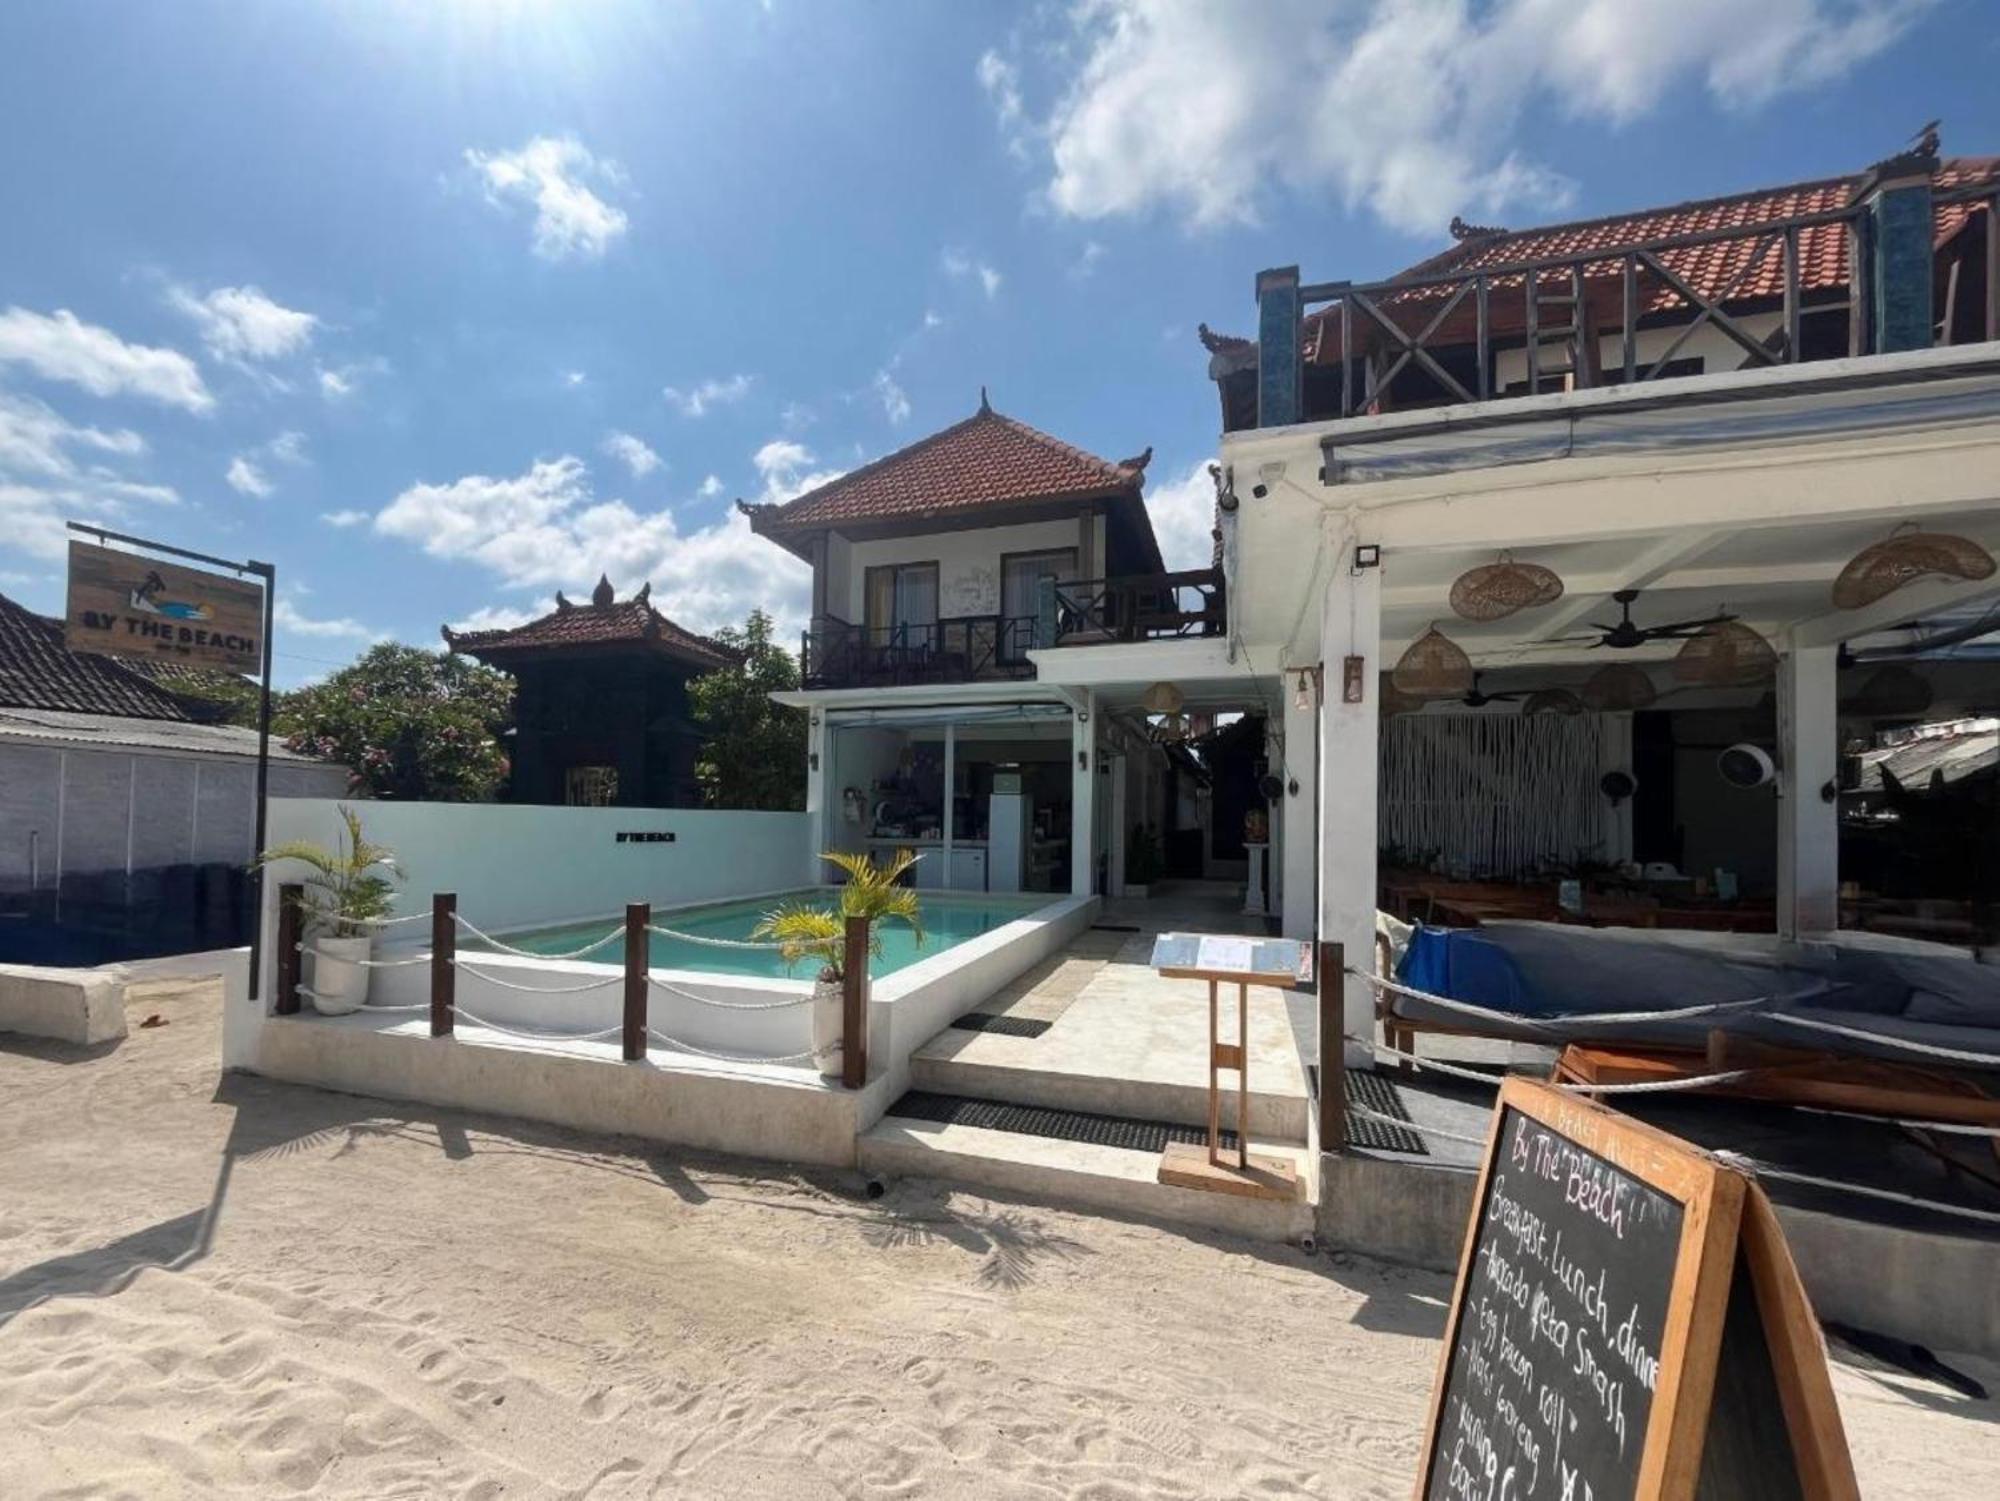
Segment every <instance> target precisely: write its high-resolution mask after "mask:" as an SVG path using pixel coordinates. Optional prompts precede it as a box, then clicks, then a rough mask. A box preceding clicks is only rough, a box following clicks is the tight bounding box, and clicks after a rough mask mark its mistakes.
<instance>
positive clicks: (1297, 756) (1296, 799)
mask: <svg viewBox="0 0 2000 1501" xmlns="http://www.w3.org/2000/svg"><path fill="white" fill-rule="evenodd" d="M1283 679H1284V681H1283V685H1282V689H1281V692H1282V694H1283V697H1284V705H1285V745H1284V750H1285V754H1284V759H1283V764H1281V765H1276V766H1273V767H1272V770H1273V772H1275V773H1276V775H1277V776H1278V778H1279V780H1281V781H1282V782H1283V783H1284V784H1285V794H1284V796H1283V797H1282V798H1280V799H1279V801H1278V806H1277V808H1276V809H1275V810H1273V811H1274V812H1275V813H1276V814H1277V818H1276V819H1275V820H1274V822H1275V826H1276V828H1277V830H1278V866H1279V875H1278V891H1279V895H1280V898H1281V900H1282V902H1283V906H1282V907H1280V908H1279V910H1280V911H1281V912H1282V913H1283V914H1284V924H1283V928H1284V934H1285V936H1286V937H1287V938H1308V939H1309V938H1311V937H1312V936H1313V933H1314V931H1315V930H1316V929H1317V928H1318V926H1319V912H1318V910H1317V908H1316V906H1315V903H1314V893H1315V891H1316V888H1317V883H1316V880H1315V875H1316V873H1317V871H1318V869H1319V817H1318V810H1317V802H1318V796H1319V705H1318V704H1316V703H1314V702H1313V697H1312V690H1311V685H1310V684H1308V686H1307V690H1306V702H1305V706H1304V707H1303V708H1301V707H1300V706H1299V704H1298V702H1297V699H1298V674H1297V673H1296V672H1286V673H1284V674H1283Z"/></svg>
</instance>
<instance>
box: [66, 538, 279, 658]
mask: <svg viewBox="0 0 2000 1501" xmlns="http://www.w3.org/2000/svg"><path fill="white" fill-rule="evenodd" d="M63 644H64V645H65V646H67V647H68V648H69V649H70V650H71V651H87V652H102V653H104V654H106V655H109V656H116V657H150V658H154V659H161V658H164V659H165V660H167V661H171V662H176V663H180V664H183V665H186V666H189V667H218V668H222V669H224V670H225V671H229V672H244V673H261V672H262V671H263V670H264V591H263V590H262V589H260V588H259V587H258V586H257V585H255V584H251V583H245V582H244V581H243V580H241V579H234V578H230V577H229V576H227V575H226V574H220V573H208V572H205V571H203V570H201V569H197V568H183V567H181V566H180V565H179V564H176V563H163V562H159V561H157V560H155V559H153V558H147V557H141V556H140V555H139V554H137V553H131V552H119V551H117V550H115V549H113V548H109V547H98V546H96V545H95V544H93V543H89V542H72V543H70V545H69V607H68V610H67V612H66V614H65V617H64V621H63Z"/></svg>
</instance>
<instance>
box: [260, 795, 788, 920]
mask: <svg viewBox="0 0 2000 1501" xmlns="http://www.w3.org/2000/svg"><path fill="white" fill-rule="evenodd" d="M353 806H354V807H356V808H357V809H358V810H359V812H360V814H361V823H362V828H363V830H364V832H365V833H366V834H367V836H368V838H370V839H371V840H374V841H376V842H378V843H382V844H387V845H388V846H389V847H390V848H392V849H394V850H395V851H396V855H397V859H398V862H399V864H400V865H401V868H402V870H403V874H404V882H403V886H402V896H401V897H400V898H399V900H398V902H397V907H396V910H397V911H398V912H399V913H406V912H422V911H428V910H429V907H430V899H431V896H432V894H433V893H435V892H440V891H449V892H453V893H455V894H456V895H457V897H458V910H459V912H460V913H461V914H463V915H464V916H465V917H466V918H468V919H470V920H471V921H472V922H474V923H476V924H478V925H479V926H480V927H482V928H484V929H486V930H487V931H488V932H493V931H496V930H497V929H499V928H502V927H518V926H520V925H522V924H524V923H541V922H544V921H546V922H550V923H555V922H562V921H566V920H569V919H572V918H587V917H601V916H605V915H607V914H617V913H622V912H623V911H624V910H625V905H626V903H628V902H641V901H645V902H651V903H653V905H654V906H656V907H666V906H679V905H683V904H686V903H689V902H701V901H711V900H721V899H724V898H730V897H745V896H755V895H761V894H764V893H767V892H774V891H794V890H797V889H799V888H800V887H803V886H810V885H812V884H814V882H815V881H816V880H817V875H816V873H815V871H814V870H813V868H812V845H811V840H810V839H809V838H808V832H809V829H810V823H809V815H807V814H804V813H748V812H734V811H721V810H715V809H706V808H695V809H661V808H539V807H523V806H515V805H508V804H494V803H393V802H372V803H358V804H354V805H353ZM340 807H341V804H340V803H337V802H334V801H331V800H323V799H311V800H304V799H301V800H296V801H288V802H282V803H273V804H272V805H271V818H270V838H271V842H272V843H274V844H275V843H278V842H280V841H283V840H287V839H313V840H317V841H319V842H320V843H322V844H329V845H330V844H332V843H333V842H334V841H335V839H336V838H337V837H338V835H339V833H340V821H339V813H338V810H339V808H340ZM620 831H670V832H672V833H673V834H674V836H675V838H674V842H673V843H671V844H620V843H618V842H617V840H616V838H615V836H616V835H617V834H618V833H619V832H620ZM278 874H279V879H280V880H282V879H284V873H283V871H282V870H280V871H279V873H278ZM271 884H272V885H274V886H275V884H276V882H273V883H271Z"/></svg>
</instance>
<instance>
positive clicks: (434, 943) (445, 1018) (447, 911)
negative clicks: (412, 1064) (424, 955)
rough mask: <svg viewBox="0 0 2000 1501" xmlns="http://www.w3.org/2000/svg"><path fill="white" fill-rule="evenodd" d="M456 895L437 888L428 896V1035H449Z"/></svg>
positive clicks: (455, 952)
mask: <svg viewBox="0 0 2000 1501" xmlns="http://www.w3.org/2000/svg"><path fill="white" fill-rule="evenodd" d="M457 912H458V897H457V896H456V895H455V894H453V893H452V892H448V891H440V892H438V893H437V894H436V895H435V896H433V897H432V898H431V1036H433V1037H449V1036H451V1029H452V1008H453V1006H454V1005H455V1004H456V1002H457V982H458V920H457V916H456V914H457Z"/></svg>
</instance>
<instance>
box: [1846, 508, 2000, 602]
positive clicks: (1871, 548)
mask: <svg viewBox="0 0 2000 1501" xmlns="http://www.w3.org/2000/svg"><path fill="white" fill-rule="evenodd" d="M1993 572H1994V562H1993V554H1992V553H1990V552H1988V551H1987V550H1986V549H1985V548H1983V547H1981V546H1980V545H1979V544H1978V543H1977V542H1974V541H1973V540H1972V539H1971V538H1970V537H1955V536H1953V535H1952V534H1951V533H1949V532H1927V531H1923V530H1922V529H1920V528H1919V527H1918V526H1917V524H1916V523H1915V522H1914V521H1906V522H1904V523H1903V524H1902V525H1901V526H1899V527H1897V528H1896V529H1895V530H1894V531H1893V532H1891V533H1889V535H1888V536H1887V537H1884V538H1883V539H1882V540H1881V541H1880V542H1874V543H1871V544H1869V545H1868V546H1867V547H1864V548H1862V549H1861V551H1860V552H1858V553H1856V554H1855V555H1854V557H1853V558H1852V559H1851V560H1850V561H1849V562H1848V565H1847V566H1846V567H1845V568H1843V569H1841V570H1840V577H1839V578H1837V579H1835V580H1834V581H1833V603H1834V605H1835V607H1836V608H1838V609H1842V610H1858V609H1860V608H1861V607H1862V606H1864V605H1872V604H1874V603H1875V601H1876V600H1878V599H1885V598H1887V597H1888V596H1889V595H1891V594H1894V593H1895V592H1896V591H1897V590H1898V589H1900V588H1902V587H1903V586H1904V585H1905V584H1913V583H1915V582H1916V581H1917V580H1918V579H1921V578H1947V579H1985V578H1991V577H1993Z"/></svg>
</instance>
